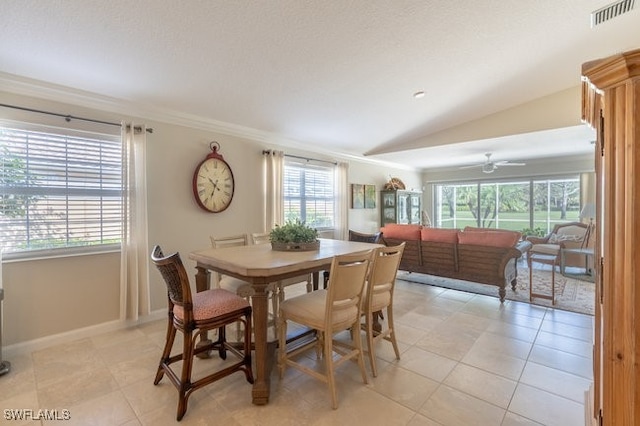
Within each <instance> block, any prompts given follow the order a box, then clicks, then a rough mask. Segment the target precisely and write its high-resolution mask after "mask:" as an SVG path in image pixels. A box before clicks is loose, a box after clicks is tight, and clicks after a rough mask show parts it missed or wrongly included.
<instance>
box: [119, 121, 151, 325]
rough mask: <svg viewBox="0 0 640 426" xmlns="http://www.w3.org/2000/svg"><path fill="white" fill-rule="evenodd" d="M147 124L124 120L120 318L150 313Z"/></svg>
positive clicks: (136, 317) (136, 316)
mask: <svg viewBox="0 0 640 426" xmlns="http://www.w3.org/2000/svg"><path fill="white" fill-rule="evenodd" d="M146 133H147V132H146V128H145V126H141V125H136V124H133V123H122V186H123V188H122V194H123V196H122V216H123V217H122V249H121V255H120V319H121V320H134V321H135V320H137V319H138V317H140V316H142V315H148V314H149V312H150V310H151V307H150V301H149V260H148V258H149V247H148V242H147V182H146V144H147V136H146Z"/></svg>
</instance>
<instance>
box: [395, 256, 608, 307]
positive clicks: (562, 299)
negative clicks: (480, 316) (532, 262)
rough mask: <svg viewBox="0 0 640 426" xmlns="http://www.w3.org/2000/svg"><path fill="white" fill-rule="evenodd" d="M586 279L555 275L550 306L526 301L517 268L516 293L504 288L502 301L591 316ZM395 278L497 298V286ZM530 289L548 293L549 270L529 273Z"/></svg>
mask: <svg viewBox="0 0 640 426" xmlns="http://www.w3.org/2000/svg"><path fill="white" fill-rule="evenodd" d="M580 278H582V279H580ZM588 278H589V279H590V277H588V276H582V275H572V276H570V277H569V276H563V275H561V274H560V273H558V272H556V279H555V281H556V304H555V306H553V305H551V300H549V299H540V298H534V299H533V301H531V302H530V301H529V270H528V269H526V268H522V267H518V284H517V285H516V291H513V290H512V289H511V286H507V296H506V298H507V299H508V300H516V301H518V302H525V303H532V304H535V305H540V306H545V307H553V308H556V309H562V310H565V311H572V312H579V313H582V314H588V315H593V314H594V305H595V286H594V283H593V282H591V281H588V280H587V279H588ZM398 279H401V280H404V281H409V282H415V283H420V284H428V285H433V286H437V287H444V288H450V289H454V290H460V291H466V292H469V293H477V294H484V295H487V296H493V297H495V298H498V287H496V286H492V285H486V284H476V283H472V282H469V281H462V280H454V279H450V278H443V277H437V276H434V275H426V274H418V273H415V272H411V273H409V272H405V271H398ZM533 289H534V292H535V293H542V294H551V271H550V270H539V269H534V270H533Z"/></svg>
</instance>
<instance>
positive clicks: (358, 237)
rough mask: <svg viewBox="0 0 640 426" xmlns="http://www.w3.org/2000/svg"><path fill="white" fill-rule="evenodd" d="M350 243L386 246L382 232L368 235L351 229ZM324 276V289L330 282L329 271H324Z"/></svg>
mask: <svg viewBox="0 0 640 426" xmlns="http://www.w3.org/2000/svg"><path fill="white" fill-rule="evenodd" d="M349 241H356V242H360V243H371V244H384V240H383V239H382V232H374V233H372V234H367V233H363V232H357V231H353V230H351V229H349ZM322 276H323V283H324V288H327V283H328V282H329V271H324V272H323V274H322Z"/></svg>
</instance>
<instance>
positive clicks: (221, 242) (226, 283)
mask: <svg viewBox="0 0 640 426" xmlns="http://www.w3.org/2000/svg"><path fill="white" fill-rule="evenodd" d="M209 239H210V240H211V247H213V248H226V247H238V246H247V245H249V237H248V235H247V234H238V235H230V236H226V237H215V236H213V235H212V236H210V237H209ZM213 282H214V285H215V286H216V287H217V288H222V289H225V290H228V291H231V292H233V293H235V294H237V295H238V296H240V297H244V298H246V299H247V300H249V301H250V300H251V296H253V295H254V294H255V290H254V289H253V287H252V286H251V284H250V283H248V282H246V281H243V280H241V279H238V278H235V277H231V276H228V275H223V274H221V273H219V272H214V273H213ZM267 291H268V292H269V298H270V299H271V308H272V311H273V313H272V318H271V321H270V322H271V325H272V326H275V316H276V314H277V312H278V297H277V292H278V286H277V285H276V283H271V284H269V285H268V286H267ZM236 334H237V336H238V339H240V336H241V335H242V331H241V329H240V325H239V324H238V329H237V332H236Z"/></svg>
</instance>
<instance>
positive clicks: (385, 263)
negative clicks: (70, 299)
mask: <svg viewBox="0 0 640 426" xmlns="http://www.w3.org/2000/svg"><path fill="white" fill-rule="evenodd" d="M405 244H406V243H404V242H403V243H402V244H400V245H397V246H391V247H378V248H376V249H374V251H373V255H372V260H371V267H370V268H369V275H368V277H367V281H366V284H365V291H364V293H363V296H362V302H363V308H362V315H363V316H364V324H361V329H362V330H364V332H365V336H366V340H367V350H366V352H367V354H368V355H369V362H370V364H371V374H372V375H373V377H376V376H377V375H378V368H377V364H376V354H375V345H376V344H377V343H378V342H379V341H381V340H386V341H388V342H391V345H392V346H393V351H394V352H395V354H396V359H400V351H399V350H398V342H397V341H396V331H395V326H394V323H393V293H394V290H395V285H396V276H397V273H398V266H399V265H400V259H401V258H402V252H403V251H404V246H405ZM383 310H385V311H386V315H387V321H386V323H387V324H386V325H387V326H386V329H384V330H383V329H382V326H381V325H380V327H376V326H375V325H376V324H377V322H376V319H377V317H378V316H379V315H378V313H379V312H382V311H383Z"/></svg>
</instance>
